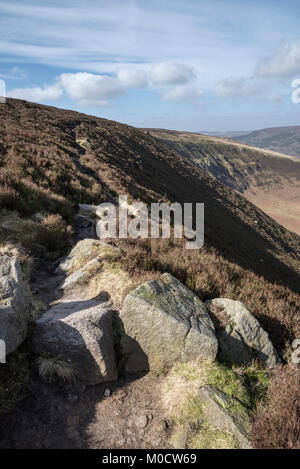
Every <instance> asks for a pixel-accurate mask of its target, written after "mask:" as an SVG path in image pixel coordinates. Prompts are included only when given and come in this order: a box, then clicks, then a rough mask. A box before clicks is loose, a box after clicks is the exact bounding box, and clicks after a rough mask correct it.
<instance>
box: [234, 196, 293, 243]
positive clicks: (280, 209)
mask: <svg viewBox="0 0 300 469" xmlns="http://www.w3.org/2000/svg"><path fill="white" fill-rule="evenodd" d="M243 195H244V196H245V197H246V199H248V200H250V202H253V203H254V204H255V205H256V206H257V207H260V208H261V209H262V210H263V211H264V212H265V213H266V214H267V215H269V216H270V217H272V218H273V219H274V220H276V221H277V222H278V223H280V224H281V225H282V226H284V227H285V228H287V229H288V230H290V231H293V232H294V233H297V234H299V235H300V195H298V194H296V193H295V190H291V189H290V188H287V189H284V188H283V189H282V190H278V189H277V190H273V191H272V189H271V190H269V191H267V190H266V189H261V188H257V187H254V188H251V189H248V190H246V191H245V192H244V193H243Z"/></svg>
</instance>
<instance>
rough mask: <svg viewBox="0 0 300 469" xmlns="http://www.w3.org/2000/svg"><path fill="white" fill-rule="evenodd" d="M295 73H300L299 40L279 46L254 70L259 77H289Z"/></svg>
mask: <svg viewBox="0 0 300 469" xmlns="http://www.w3.org/2000/svg"><path fill="white" fill-rule="evenodd" d="M295 73H300V39H298V40H296V41H293V42H289V43H284V44H281V45H280V46H279V47H278V48H277V49H276V50H275V52H274V53H273V54H272V55H271V56H270V57H267V58H266V59H264V60H262V61H261V62H260V63H259V64H258V66H257V69H256V74H257V75H258V76H261V77H289V76H292V75H294V74H295Z"/></svg>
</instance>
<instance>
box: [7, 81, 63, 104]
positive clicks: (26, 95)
mask: <svg viewBox="0 0 300 469" xmlns="http://www.w3.org/2000/svg"><path fill="white" fill-rule="evenodd" d="M62 93H63V89H62V88H61V87H60V86H59V84H55V85H45V86H43V87H42V88H40V87H38V86H36V87H32V88H15V89H13V90H11V91H9V92H8V93H7V95H8V96H9V97H11V98H17V99H25V100H27V101H38V102H39V101H51V100H56V99H59V98H60V97H61V95H62Z"/></svg>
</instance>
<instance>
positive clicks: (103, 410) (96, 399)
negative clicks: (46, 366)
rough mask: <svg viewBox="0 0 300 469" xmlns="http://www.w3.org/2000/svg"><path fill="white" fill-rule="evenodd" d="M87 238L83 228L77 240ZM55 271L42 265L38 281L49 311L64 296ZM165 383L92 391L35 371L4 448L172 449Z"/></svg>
mask: <svg viewBox="0 0 300 469" xmlns="http://www.w3.org/2000/svg"><path fill="white" fill-rule="evenodd" d="M83 234H85V233H82V231H81V230H80V229H79V230H78V232H77V239H82V238H83ZM89 237H91V234H90V233H89ZM55 270H56V265H53V264H50V263H47V262H45V261H42V262H41V263H40V264H39V266H37V268H36V271H35V272H34V273H33V276H32V284H31V289H32V291H33V292H34V293H35V295H36V296H37V297H38V298H39V299H41V300H42V301H43V302H44V303H45V304H46V306H47V307H49V306H50V305H51V303H52V302H54V301H57V300H59V299H60V297H61V293H60V291H59V289H58V286H59V285H60V283H61V282H62V280H63V276H62V275H61V274H57V273H55ZM161 379H162V378H157V377H155V376H153V375H151V374H148V375H146V376H141V377H136V376H135V377H128V376H127V377H126V378H124V377H120V378H119V380H118V381H116V382H113V383H104V384H100V385H97V386H90V387H85V386H84V385H83V384H81V383H78V382H77V383H73V384H68V385H67V384H57V383H56V384H55V383H52V384H49V383H46V382H42V381H41V380H40V378H39V377H38V376H37V372H36V370H35V368H34V366H33V369H32V373H31V378H30V382H29V384H28V389H27V397H26V398H25V399H24V400H23V401H22V402H21V403H20V404H19V405H18V407H17V408H16V409H15V410H14V411H12V412H11V413H10V414H8V415H6V416H5V417H3V418H2V419H1V420H2V421H1V425H0V448H1V449H4V448H25V449H26V448H168V446H169V445H168V442H167V440H168V434H169V431H170V430H169V429H168V427H167V424H166V422H165V420H164V418H163V410H162V406H161V403H160V396H161V392H160V389H161ZM108 394H109V395H108Z"/></svg>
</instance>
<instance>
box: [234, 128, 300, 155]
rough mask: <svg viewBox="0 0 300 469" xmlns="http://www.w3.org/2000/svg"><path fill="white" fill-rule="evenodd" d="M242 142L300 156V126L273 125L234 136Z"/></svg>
mask: <svg viewBox="0 0 300 469" xmlns="http://www.w3.org/2000/svg"><path fill="white" fill-rule="evenodd" d="M233 138H234V140H237V141H238V142H241V143H246V144H248V145H253V146H255V147H259V148H268V149H269V150H274V151H279V152H281V153H286V154H287V155H291V156H296V157H297V158H300V126H297V125H295V126H290V127H272V128H270V129H262V130H255V131H254V132H251V133H249V134H247V135H239V136H235V137H233Z"/></svg>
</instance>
